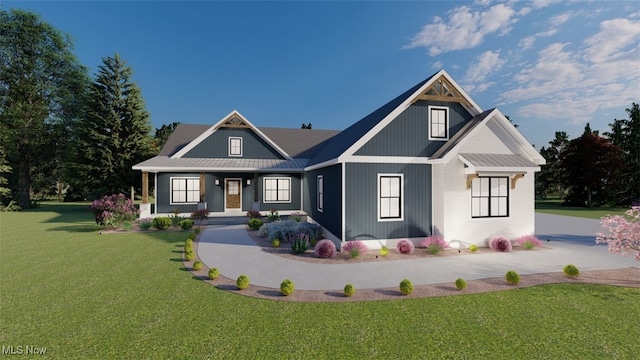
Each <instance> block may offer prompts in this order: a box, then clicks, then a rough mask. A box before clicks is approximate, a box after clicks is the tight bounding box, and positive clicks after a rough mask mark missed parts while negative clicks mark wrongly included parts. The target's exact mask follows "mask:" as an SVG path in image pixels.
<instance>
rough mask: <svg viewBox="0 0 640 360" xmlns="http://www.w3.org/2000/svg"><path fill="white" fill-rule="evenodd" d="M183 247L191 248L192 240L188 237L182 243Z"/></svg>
mask: <svg viewBox="0 0 640 360" xmlns="http://www.w3.org/2000/svg"><path fill="white" fill-rule="evenodd" d="M184 245H185V246H193V239H191V238H190V237H189V238H187V240H185V241H184Z"/></svg>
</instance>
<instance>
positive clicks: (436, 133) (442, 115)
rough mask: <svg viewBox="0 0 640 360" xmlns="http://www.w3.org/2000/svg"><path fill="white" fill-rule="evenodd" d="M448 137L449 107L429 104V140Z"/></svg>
mask: <svg viewBox="0 0 640 360" xmlns="http://www.w3.org/2000/svg"><path fill="white" fill-rule="evenodd" d="M448 138H449V109H448V108H446V107H439V106H429V140H447V139H448Z"/></svg>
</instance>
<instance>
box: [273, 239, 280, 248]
mask: <svg viewBox="0 0 640 360" xmlns="http://www.w3.org/2000/svg"><path fill="white" fill-rule="evenodd" d="M271 245H272V246H273V247H280V239H273V240H271Z"/></svg>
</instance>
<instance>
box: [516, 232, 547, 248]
mask: <svg viewBox="0 0 640 360" xmlns="http://www.w3.org/2000/svg"><path fill="white" fill-rule="evenodd" d="M516 244H518V245H520V246H522V247H523V248H525V249H527V250H531V249H533V248H534V247H542V241H540V239H538V238H537V237H535V236H533V235H522V236H520V237H519V238H517V239H516Z"/></svg>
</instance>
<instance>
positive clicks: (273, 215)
mask: <svg viewBox="0 0 640 360" xmlns="http://www.w3.org/2000/svg"><path fill="white" fill-rule="evenodd" d="M267 219H269V221H276V220H280V214H278V210H276V209H271V211H270V212H269V213H268V214H267Z"/></svg>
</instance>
